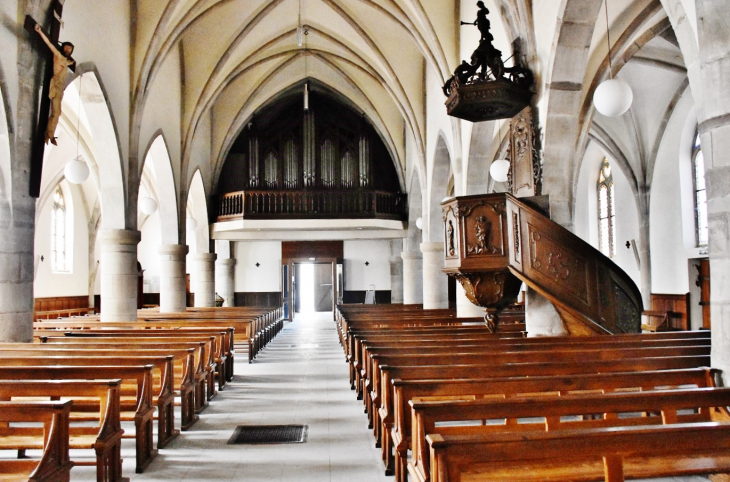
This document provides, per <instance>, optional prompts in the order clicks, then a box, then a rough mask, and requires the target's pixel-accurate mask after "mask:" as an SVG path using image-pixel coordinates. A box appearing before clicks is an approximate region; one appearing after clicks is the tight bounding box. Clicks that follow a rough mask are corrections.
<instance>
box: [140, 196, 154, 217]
mask: <svg viewBox="0 0 730 482" xmlns="http://www.w3.org/2000/svg"><path fill="white" fill-rule="evenodd" d="M139 210H140V211H142V212H143V213H144V214H146V215H148V216H149V215H151V214H154V212H155V211H157V201H155V200H154V199H152V198H151V197H146V198H144V199H142V200H141V201H140V202H139Z"/></svg>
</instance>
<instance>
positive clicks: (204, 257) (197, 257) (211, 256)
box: [190, 253, 218, 262]
mask: <svg viewBox="0 0 730 482" xmlns="http://www.w3.org/2000/svg"><path fill="white" fill-rule="evenodd" d="M217 257H218V255H217V254H215V253H193V254H191V255H190V259H191V260H193V261H209V262H213V261H215V260H216V258H217Z"/></svg>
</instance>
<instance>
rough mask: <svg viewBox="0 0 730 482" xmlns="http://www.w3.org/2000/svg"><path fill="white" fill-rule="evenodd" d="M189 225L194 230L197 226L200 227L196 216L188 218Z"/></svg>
mask: <svg viewBox="0 0 730 482" xmlns="http://www.w3.org/2000/svg"><path fill="white" fill-rule="evenodd" d="M187 226H188V229H190V230H194V229H195V228H197V227H198V221H196V220H195V218H188V219H187Z"/></svg>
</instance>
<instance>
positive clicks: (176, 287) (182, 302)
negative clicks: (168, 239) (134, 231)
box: [157, 244, 188, 313]
mask: <svg viewBox="0 0 730 482" xmlns="http://www.w3.org/2000/svg"><path fill="white" fill-rule="evenodd" d="M157 252H158V253H159V255H160V313H181V312H184V311H185V306H186V305H187V303H186V297H187V296H186V295H187V293H186V290H185V279H186V276H185V256H186V255H187V254H188V246H187V245H185V244H166V245H162V246H160V247H159V249H158V250H157Z"/></svg>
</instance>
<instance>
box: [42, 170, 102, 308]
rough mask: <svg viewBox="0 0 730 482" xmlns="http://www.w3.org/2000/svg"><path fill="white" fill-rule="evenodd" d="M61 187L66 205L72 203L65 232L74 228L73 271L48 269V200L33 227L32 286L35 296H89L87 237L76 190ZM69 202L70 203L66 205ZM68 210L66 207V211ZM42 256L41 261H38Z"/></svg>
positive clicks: (49, 254) (50, 200)
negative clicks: (33, 264)
mask: <svg viewBox="0 0 730 482" xmlns="http://www.w3.org/2000/svg"><path fill="white" fill-rule="evenodd" d="M63 184H64V185H62V189H63V191H64V198H65V200H66V203H67V205H68V204H71V206H70V207H71V212H72V213H73V219H72V220H71V222H70V223H69V224H71V225H72V226H70V225H69V224H67V229H70V228H71V227H72V228H73V233H72V240H71V245H72V247H73V249H72V256H73V259H72V269H71V271H70V272H69V273H57V272H53V271H52V269H51V209H52V207H53V198H52V197H51V198H50V199H49V201H47V202H46V203H45V204H44V205H43V206H42V207H40V208H39V209H40V214H39V216H38V217H37V222H36V228H35V253H36V273H35V282H34V285H33V291H34V296H35V297H37V298H45V297H51V296H82V295H88V294H89V288H88V280H89V257H88V252H89V234H88V228H87V221H86V216H85V213H84V209H83V204H82V202H81V199H80V197H79V196H78V190H77V189H71V188H69V186H68V184H66V183H65V182H64V183H63ZM69 201H70V202H69ZM67 209H68V208H67ZM40 256H43V258H44V261H42V262H41V261H40Z"/></svg>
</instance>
